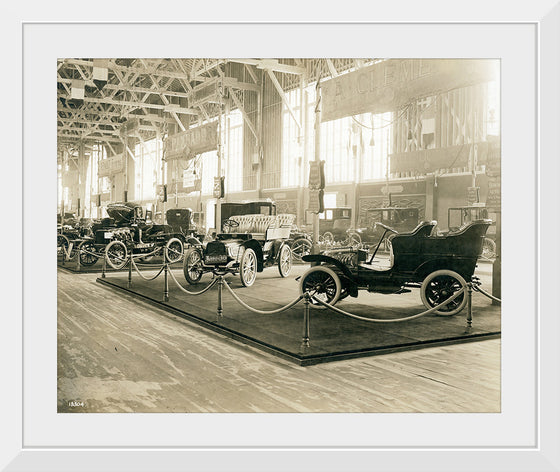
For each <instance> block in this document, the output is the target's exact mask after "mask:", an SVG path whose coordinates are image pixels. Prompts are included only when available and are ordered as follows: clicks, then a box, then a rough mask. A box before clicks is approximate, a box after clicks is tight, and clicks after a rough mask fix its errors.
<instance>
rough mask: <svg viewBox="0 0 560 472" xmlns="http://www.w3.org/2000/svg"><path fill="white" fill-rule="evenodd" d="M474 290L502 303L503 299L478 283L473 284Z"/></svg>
mask: <svg viewBox="0 0 560 472" xmlns="http://www.w3.org/2000/svg"><path fill="white" fill-rule="evenodd" d="M473 290H476V291H477V292H480V293H482V295H486V296H487V297H488V298H490V299H492V300H494V301H496V302H499V303H502V300H501V299H500V298H496V297H494V296H493V295H490V294H489V293H488V292H486V291H485V290H482V289H481V288H480V287H478V286H476V285H473Z"/></svg>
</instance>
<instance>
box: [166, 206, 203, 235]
mask: <svg viewBox="0 0 560 472" xmlns="http://www.w3.org/2000/svg"><path fill="white" fill-rule="evenodd" d="M194 215H195V213H194V212H193V211H192V210H191V209H190V208H171V209H169V210H167V211H166V212H165V219H166V221H167V224H168V225H169V226H170V227H171V230H172V231H173V232H175V233H181V234H182V235H183V236H184V237H185V239H187V238H190V237H195V238H198V239H200V240H201V241H202V239H204V230H203V229H202V227H199V226H198V225H197V224H196V223H195V221H194V218H193V216H194Z"/></svg>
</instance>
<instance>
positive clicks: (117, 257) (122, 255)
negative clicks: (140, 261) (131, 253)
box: [105, 241, 128, 270]
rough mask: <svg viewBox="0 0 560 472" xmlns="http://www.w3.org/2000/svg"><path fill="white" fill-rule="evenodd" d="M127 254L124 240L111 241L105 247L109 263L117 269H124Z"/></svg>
mask: <svg viewBox="0 0 560 472" xmlns="http://www.w3.org/2000/svg"><path fill="white" fill-rule="evenodd" d="M127 255H128V253H127V250H126V246H125V245H124V243H123V242H122V241H111V242H110V243H109V244H107V247H106V248H105V258H106V259H107V264H109V265H110V266H111V267H112V268H113V269H115V270H119V269H122V268H123V267H124V266H125V265H126V262H127Z"/></svg>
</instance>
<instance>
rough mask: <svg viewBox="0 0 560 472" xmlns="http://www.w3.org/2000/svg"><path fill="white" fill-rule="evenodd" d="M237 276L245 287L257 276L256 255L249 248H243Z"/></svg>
mask: <svg viewBox="0 0 560 472" xmlns="http://www.w3.org/2000/svg"><path fill="white" fill-rule="evenodd" d="M239 278H240V279H241V283H242V284H243V286H245V287H250V286H251V285H253V283H254V282H255V279H256V278H257V256H256V254H255V251H253V250H252V249H251V248H247V249H245V251H243V255H242V256H241V262H240V264H239Z"/></svg>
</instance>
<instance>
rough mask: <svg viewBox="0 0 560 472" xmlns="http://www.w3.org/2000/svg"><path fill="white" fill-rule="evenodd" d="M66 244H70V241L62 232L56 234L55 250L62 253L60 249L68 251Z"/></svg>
mask: <svg viewBox="0 0 560 472" xmlns="http://www.w3.org/2000/svg"><path fill="white" fill-rule="evenodd" d="M68 246H70V241H68V238H67V237H66V236H64V235H63V234H57V235H56V248H57V252H59V253H62V251H68Z"/></svg>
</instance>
